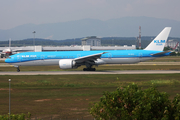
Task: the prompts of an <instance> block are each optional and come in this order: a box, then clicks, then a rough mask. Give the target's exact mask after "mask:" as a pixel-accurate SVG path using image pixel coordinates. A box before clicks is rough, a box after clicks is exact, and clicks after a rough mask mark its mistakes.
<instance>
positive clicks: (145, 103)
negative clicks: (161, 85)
mask: <svg viewBox="0 0 180 120" xmlns="http://www.w3.org/2000/svg"><path fill="white" fill-rule="evenodd" d="M90 113H91V114H92V115H93V117H95V118H96V119H98V120H120V119H121V120H141V119H142V120H152V119H153V120H159V119H162V120H179V119H180V118H179V116H180V95H177V96H176V97H175V98H174V100H173V101H172V102H171V100H169V95H168V94H167V93H165V92H162V93H160V92H159V91H158V90H157V89H156V88H155V87H150V88H148V89H146V90H141V88H140V87H138V86H137V85H136V84H132V85H128V86H127V87H119V88H117V90H116V91H114V92H111V93H110V92H105V93H104V95H103V97H102V98H101V99H100V102H98V103H94V104H93V105H92V106H91V109H90Z"/></svg>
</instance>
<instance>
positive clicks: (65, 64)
mask: <svg viewBox="0 0 180 120" xmlns="http://www.w3.org/2000/svg"><path fill="white" fill-rule="evenodd" d="M75 64H76V62H75V61H73V60H70V59H64V60H59V67H60V68H61V69H72V68H77V67H76V66H75Z"/></svg>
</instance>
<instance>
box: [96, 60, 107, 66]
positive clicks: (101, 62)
mask: <svg viewBox="0 0 180 120" xmlns="http://www.w3.org/2000/svg"><path fill="white" fill-rule="evenodd" d="M105 63H106V62H105V61H104V60H102V59H97V60H96V61H95V64H96V65H102V64H105Z"/></svg>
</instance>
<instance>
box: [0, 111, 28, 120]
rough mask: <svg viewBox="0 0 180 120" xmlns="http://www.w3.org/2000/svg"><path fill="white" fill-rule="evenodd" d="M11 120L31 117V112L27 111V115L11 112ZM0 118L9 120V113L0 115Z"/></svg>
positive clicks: (25, 119) (24, 119) (26, 119)
mask: <svg viewBox="0 0 180 120" xmlns="http://www.w3.org/2000/svg"><path fill="white" fill-rule="evenodd" d="M10 118H11V120H30V119H31V113H29V112H28V114H27V116H26V115H25V114H23V113H22V114H16V115H15V114H11V116H10ZM0 120H9V114H8V115H0Z"/></svg>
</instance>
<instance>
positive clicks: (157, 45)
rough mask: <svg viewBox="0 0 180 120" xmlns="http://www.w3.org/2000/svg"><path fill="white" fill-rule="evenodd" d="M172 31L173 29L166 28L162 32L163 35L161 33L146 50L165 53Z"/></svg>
mask: <svg viewBox="0 0 180 120" xmlns="http://www.w3.org/2000/svg"><path fill="white" fill-rule="evenodd" d="M170 31H171V27H165V28H164V29H163V30H162V31H161V33H159V35H158V36H157V37H156V38H155V39H154V40H153V41H152V42H151V43H150V44H149V45H148V46H147V47H146V48H145V49H144V50H157V51H163V49H164V46H165V44H166V42H167V38H168V36H169V33H170Z"/></svg>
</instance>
